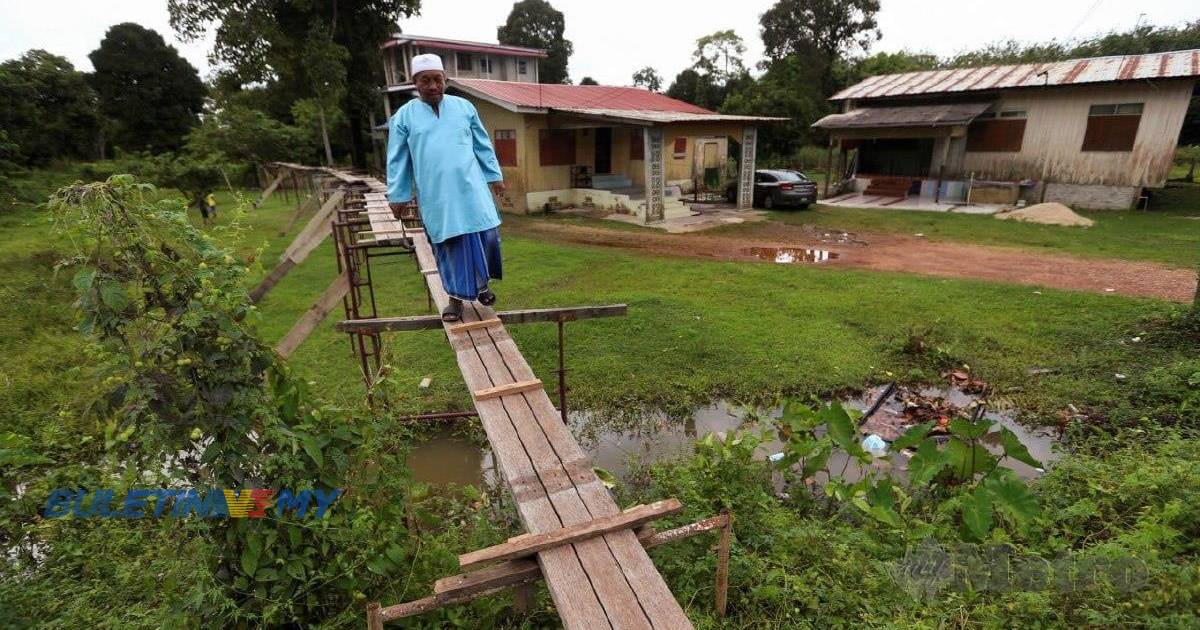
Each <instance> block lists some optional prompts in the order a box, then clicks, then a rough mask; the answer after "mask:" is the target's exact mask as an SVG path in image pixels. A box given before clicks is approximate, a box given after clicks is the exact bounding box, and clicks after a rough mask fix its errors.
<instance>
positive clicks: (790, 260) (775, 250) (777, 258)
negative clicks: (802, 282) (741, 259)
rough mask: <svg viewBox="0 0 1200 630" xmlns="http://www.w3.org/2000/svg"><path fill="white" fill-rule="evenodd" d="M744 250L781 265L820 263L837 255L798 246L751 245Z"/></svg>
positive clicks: (823, 250)
mask: <svg viewBox="0 0 1200 630" xmlns="http://www.w3.org/2000/svg"><path fill="white" fill-rule="evenodd" d="M744 251H745V252H746V253H747V254H750V255H751V256H754V257H755V258H758V259H759V260H767V261H771V262H775V263H779V264H781V265H791V264H797V263H822V262H826V261H829V260H833V259H835V258H837V257H838V254H837V252H831V251H829V250H825V249H804V248H799V247H751V248H749V249H746V250H744Z"/></svg>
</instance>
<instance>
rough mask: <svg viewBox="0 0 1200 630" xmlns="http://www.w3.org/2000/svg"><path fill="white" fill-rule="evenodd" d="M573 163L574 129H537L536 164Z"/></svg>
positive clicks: (566, 164) (558, 164)
mask: <svg viewBox="0 0 1200 630" xmlns="http://www.w3.org/2000/svg"><path fill="white" fill-rule="evenodd" d="M574 163H575V131H574V130H573V129H539V130H538V164H540V165H541V166H570V165H571V164H574Z"/></svg>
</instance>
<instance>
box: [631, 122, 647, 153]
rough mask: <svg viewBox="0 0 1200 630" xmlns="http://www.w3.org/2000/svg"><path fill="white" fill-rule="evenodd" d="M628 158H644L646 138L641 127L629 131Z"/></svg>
mask: <svg viewBox="0 0 1200 630" xmlns="http://www.w3.org/2000/svg"><path fill="white" fill-rule="evenodd" d="M629 159H631V160H644V159H646V138H645V136H644V135H643V132H642V130H641V128H638V129H631V130H630V131H629Z"/></svg>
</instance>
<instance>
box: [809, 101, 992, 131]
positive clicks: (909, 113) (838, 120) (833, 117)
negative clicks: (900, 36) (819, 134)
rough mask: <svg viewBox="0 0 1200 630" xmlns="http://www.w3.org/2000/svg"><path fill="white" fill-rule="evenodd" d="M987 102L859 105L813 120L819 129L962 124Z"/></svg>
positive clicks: (980, 110)
mask: <svg viewBox="0 0 1200 630" xmlns="http://www.w3.org/2000/svg"><path fill="white" fill-rule="evenodd" d="M991 105H992V104H991V103H947V104H945V105H910V106H905V107H861V108H859V109H852V110H850V111H848V112H846V113H844V114H830V115H828V116H826V117H824V118H822V119H821V120H818V121H817V122H815V123H813V125H812V126H814V127H820V128H822V129H860V128H879V127H946V126H950V125H965V124H967V123H969V122H971V121H972V120H974V119H975V117H976V116H978V115H980V114H982V113H983V112H985V111H987V108H988V107H991Z"/></svg>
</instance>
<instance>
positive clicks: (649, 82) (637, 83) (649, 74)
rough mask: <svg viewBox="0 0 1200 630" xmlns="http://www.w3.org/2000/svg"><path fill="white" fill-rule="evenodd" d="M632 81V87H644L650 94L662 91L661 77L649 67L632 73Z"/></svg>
mask: <svg viewBox="0 0 1200 630" xmlns="http://www.w3.org/2000/svg"><path fill="white" fill-rule="evenodd" d="M632 81H633V85H634V87H644V88H646V89H647V90H650V91H651V92H657V91H659V90H661V89H662V77H661V76H659V74H658V71H657V70H655V69H654V68H653V67H651V66H645V67H643V68H642V69H641V70H638V71H637V72H634V73H633V79H632Z"/></svg>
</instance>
